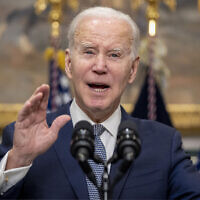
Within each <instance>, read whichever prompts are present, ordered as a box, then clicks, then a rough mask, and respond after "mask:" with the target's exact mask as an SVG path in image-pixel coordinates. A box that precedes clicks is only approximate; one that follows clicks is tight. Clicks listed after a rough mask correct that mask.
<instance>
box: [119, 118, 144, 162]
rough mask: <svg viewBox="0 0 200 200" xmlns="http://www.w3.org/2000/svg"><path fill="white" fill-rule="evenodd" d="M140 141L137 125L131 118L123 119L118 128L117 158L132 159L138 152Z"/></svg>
mask: <svg viewBox="0 0 200 200" xmlns="http://www.w3.org/2000/svg"><path fill="white" fill-rule="evenodd" d="M140 150H141V141H140V139H139V136H138V133H137V126H136V125H135V123H134V122H133V121H131V120H127V121H123V122H122V123H121V124H120V125H119V128H118V136H117V154H118V157H119V158H122V159H124V160H127V161H133V160H134V159H135V158H136V157H137V156H138V155H139V153H140Z"/></svg>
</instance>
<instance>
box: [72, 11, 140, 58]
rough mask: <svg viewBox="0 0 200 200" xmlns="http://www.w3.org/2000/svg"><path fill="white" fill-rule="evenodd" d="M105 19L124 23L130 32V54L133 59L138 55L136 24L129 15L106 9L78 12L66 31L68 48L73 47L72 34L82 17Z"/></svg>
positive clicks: (137, 30)
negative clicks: (128, 26)
mask: <svg viewBox="0 0 200 200" xmlns="http://www.w3.org/2000/svg"><path fill="white" fill-rule="evenodd" d="M89 16H94V17H106V18H117V19H121V20H124V21H126V22H127V23H128V24H129V25H130V27H131V30H132V37H133V40H132V51H133V52H132V53H133V56H134V58H135V57H136V56H137V55H138V46H139V38H140V36H139V35H140V33H139V29H138V27H137V25H136V23H135V22H134V21H133V20H132V19H131V17H130V16H129V15H126V14H124V13H122V12H120V11H118V10H115V9H113V8H108V7H92V8H88V9H86V10H83V11H82V12H80V13H79V14H78V15H77V16H76V17H75V18H74V19H73V20H72V22H71V24H70V26H69V30H68V42H69V48H70V49H72V48H73V45H74V33H75V31H76V28H77V26H78V25H79V23H80V21H81V20H82V19H83V18H84V17H89Z"/></svg>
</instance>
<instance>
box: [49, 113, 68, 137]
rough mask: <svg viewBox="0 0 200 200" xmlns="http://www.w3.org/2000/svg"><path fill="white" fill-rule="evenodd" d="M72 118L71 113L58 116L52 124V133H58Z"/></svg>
mask: <svg viewBox="0 0 200 200" xmlns="http://www.w3.org/2000/svg"><path fill="white" fill-rule="evenodd" d="M70 119H71V117H70V116H69V115H61V116H59V117H57V118H56V119H55V120H54V121H53V124H52V125H51V128H50V129H51V132H52V134H56V135H57V134H58V132H59V130H60V129H61V128H62V127H63V126H64V125H65V124H66V123H67V122H68V121H69V120H70Z"/></svg>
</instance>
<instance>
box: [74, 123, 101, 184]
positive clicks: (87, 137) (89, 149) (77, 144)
mask: <svg viewBox="0 0 200 200" xmlns="http://www.w3.org/2000/svg"><path fill="white" fill-rule="evenodd" d="M71 154H72V156H73V157H74V158H75V159H76V160H78V162H79V165H80V166H81V168H82V170H83V171H84V173H85V174H86V175H87V177H88V178H89V180H90V181H92V182H93V184H94V185H97V182H96V178H95V175H94V173H93V171H92V169H91V167H90V165H89V163H88V159H93V158H94V134H93V127H92V125H91V124H90V123H89V122H88V121H84V120H83V121H79V122H78V123H77V124H76V125H75V127H74V130H73V135H72V140H71Z"/></svg>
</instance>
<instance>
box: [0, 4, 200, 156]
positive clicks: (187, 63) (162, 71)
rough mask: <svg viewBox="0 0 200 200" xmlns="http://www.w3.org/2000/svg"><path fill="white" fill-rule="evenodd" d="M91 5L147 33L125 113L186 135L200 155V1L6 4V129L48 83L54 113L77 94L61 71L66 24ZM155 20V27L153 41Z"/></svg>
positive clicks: (2, 22)
mask: <svg viewBox="0 0 200 200" xmlns="http://www.w3.org/2000/svg"><path fill="white" fill-rule="evenodd" d="M92 6H109V7H113V8H116V9H118V10H121V11H123V12H125V13H127V14H129V15H130V16H131V17H132V18H133V19H134V20H135V22H136V23H137V24H138V26H139V28H140V31H141V44H140V51H139V53H140V57H141V63H140V68H139V72H138V75H137V78H136V81H135V82H134V84H132V85H131V86H128V88H127V90H126V91H125V93H124V95H123V98H122V104H123V105H124V107H125V109H126V110H127V111H128V112H129V113H131V114H132V115H133V116H135V117H140V118H149V119H153V120H157V121H161V122H163V123H166V124H169V125H171V126H174V127H175V128H177V129H178V130H179V131H181V133H182V135H183V141H184V148H185V149H186V150H187V151H188V152H190V153H191V154H192V155H195V156H196V155H197V154H198V152H199V151H200V89H199V88H200V64H199V63H200V1H198V0H84V1H81V0H17V1H13V0H0V72H1V73H0V131H2V129H3V127H4V126H5V125H6V124H8V123H9V122H11V121H13V120H15V119H16V115H17V112H18V110H19V109H20V108H21V106H22V104H23V103H24V102H25V101H26V99H27V98H29V96H30V95H31V94H32V93H33V91H34V90H35V88H36V87H38V86H39V85H40V84H42V83H49V84H50V85H51V96H50V98H51V99H50V101H49V110H53V109H56V107H57V106H59V105H61V104H63V103H66V102H67V101H69V100H70V98H71V96H73V92H72V91H71V89H70V83H69V82H68V80H67V79H66V77H65V76H64V70H63V68H64V63H63V62H64V60H63V59H64V51H63V50H64V49H65V48H67V45H68V42H67V39H66V35H67V30H68V25H69V23H70V21H71V20H72V18H73V17H74V16H75V15H76V14H77V13H78V12H79V11H80V10H83V9H85V8H88V7H92ZM151 20H153V21H154V23H156V33H155V35H152V36H150V33H149V22H150V21H151ZM102 28H103V27H102ZM150 80H154V81H153V84H152V82H151V81H150ZM150 83H151V84H150ZM149 84H150V85H149ZM151 88H154V90H153V92H150V91H152V89H151ZM149 92H150V93H149ZM150 97H151V98H150ZM149 99H153V100H154V101H149ZM148 105H150V106H149V107H148ZM150 107H151V108H153V109H149V108H150Z"/></svg>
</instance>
